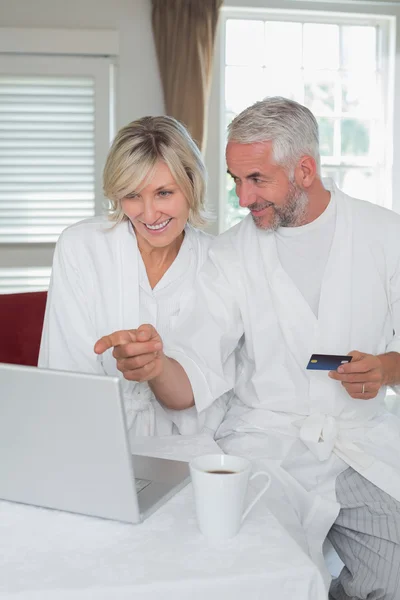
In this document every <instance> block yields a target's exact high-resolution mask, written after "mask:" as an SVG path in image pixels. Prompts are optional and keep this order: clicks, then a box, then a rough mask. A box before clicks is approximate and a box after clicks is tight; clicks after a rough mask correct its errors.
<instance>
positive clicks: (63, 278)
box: [38, 229, 104, 374]
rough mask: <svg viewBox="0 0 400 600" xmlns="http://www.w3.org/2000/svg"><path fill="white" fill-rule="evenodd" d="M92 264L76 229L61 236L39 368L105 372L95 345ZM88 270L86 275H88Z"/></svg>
mask: <svg viewBox="0 0 400 600" xmlns="http://www.w3.org/2000/svg"><path fill="white" fill-rule="evenodd" d="M90 270H91V265H90V264H89V258H88V256H87V255H86V254H85V247H84V245H83V244H81V243H80V240H79V237H77V236H76V234H75V231H74V229H70V230H66V231H65V232H64V233H63V234H62V235H61V236H60V238H59V240H58V242H57V245H56V249H55V253H54V259H53V269H52V276H51V281H50V287H49V293H48V298H47V306H46V313H45V318H44V325H43V332H42V340H41V346H40V353H39V362H38V365H39V367H43V368H50V369H62V370H67V371H78V372H82V373H99V374H103V373H104V370H103V368H102V365H101V358H98V357H97V356H96V355H95V353H94V351H93V346H94V343H95V342H96V339H97V338H96V332H95V328H94V324H93V321H92V316H91V313H90V306H91V305H92V302H91V301H90V299H91V298H92V297H93V294H94V291H93V289H92V280H91V276H90ZM85 273H86V275H85Z"/></svg>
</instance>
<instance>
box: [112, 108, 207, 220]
mask: <svg viewBox="0 0 400 600" xmlns="http://www.w3.org/2000/svg"><path fill="white" fill-rule="evenodd" d="M159 161H163V162H164V163H165V164H166V165H167V166H168V168H169V169H170V171H171V173H172V176H173V177H174V179H175V181H176V183H177V185H178V187H179V188H180V190H181V191H182V193H183V195H184V196H185V198H186V200H187V202H188V204H189V219H188V220H189V223H190V224H191V225H194V226H200V225H204V223H205V222H206V219H207V215H206V211H205V194H206V169H205V166H204V162H203V159H202V156H201V153H200V150H199V149H198V147H197V146H196V144H195V142H194V141H193V139H192V138H191V137H190V135H189V133H188V131H187V129H186V128H185V127H184V125H182V123H179V121H177V120H176V119H174V118H172V117H166V116H161V117H143V118H141V119H138V120H137V121H132V123H129V125H126V126H125V127H123V128H122V129H120V130H119V132H118V133H117V135H116V137H115V139H114V142H113V144H112V146H111V148H110V151H109V153H108V156H107V160H106V164H105V167H104V171H103V189H104V194H105V196H106V197H107V198H109V200H110V201H111V209H110V213H109V218H110V220H112V221H116V222H121V221H123V220H126V219H127V217H126V215H125V214H124V213H123V211H122V207H121V200H122V198H124V197H125V196H126V195H127V194H130V193H132V192H133V191H135V192H140V189H143V188H144V187H145V186H146V185H147V183H148V182H149V181H150V180H151V178H152V176H153V173H154V170H155V167H156V164H157V163H158V162H159Z"/></svg>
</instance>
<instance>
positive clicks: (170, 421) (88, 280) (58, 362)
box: [39, 217, 225, 436]
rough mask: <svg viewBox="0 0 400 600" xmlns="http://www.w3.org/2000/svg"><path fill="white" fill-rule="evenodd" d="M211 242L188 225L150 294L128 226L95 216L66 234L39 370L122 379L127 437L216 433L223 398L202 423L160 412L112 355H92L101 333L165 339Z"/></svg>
mask: <svg viewBox="0 0 400 600" xmlns="http://www.w3.org/2000/svg"><path fill="white" fill-rule="evenodd" d="M211 240H212V237H211V236H209V235H207V234H205V233H204V232H202V231H199V230H197V229H194V228H193V227H191V226H190V225H187V226H186V227H185V237H184V241H183V243H182V246H181V248H180V251H179V254H178V256H177V258H176V259H175V261H174V262H173V264H172V265H171V267H170V268H169V269H168V271H167V272H166V273H165V275H164V276H163V277H162V279H161V280H160V281H159V283H158V284H157V285H156V287H155V288H154V290H152V289H151V287H150V285H149V282H148V279H147V274H146V270H145V267H144V264H143V261H142V258H141V255H140V252H139V251H138V247H137V241H136V236H135V232H134V229H133V227H132V225H131V223H130V221H124V222H122V223H120V224H118V225H115V224H113V223H111V222H110V221H109V220H108V219H107V218H106V217H95V218H92V219H87V220H85V221H81V222H79V223H76V224H75V225H72V226H71V227H69V228H67V229H66V230H65V231H64V232H63V233H62V235H61V236H60V238H59V240H58V243H57V246H56V250H55V254H54V261H53V271H52V277H51V283H50V289H49V295H48V301H47V307H46V314H45V319H44V327H43V334H42V342H41V348H40V355H39V366H40V367H45V368H51V369H63V370H69V371H77V372H82V373H98V374H106V375H113V376H115V375H118V376H120V377H121V383H122V389H123V399H124V404H125V409H126V416H127V425H128V430H129V434H130V436H138V435H169V434H173V433H181V434H192V433H197V432H199V431H202V430H205V431H208V430H211V431H212V432H213V431H215V429H216V428H217V426H218V425H219V422H220V420H221V419H222V416H223V414H224V406H225V404H224V401H223V400H221V402H220V403H219V404H218V406H217V407H216V409H215V408H214V407H213V408H212V410H211V411H209V412H208V414H206V416H205V417H204V416H200V418H199V416H198V414H197V411H196V409H195V408H192V409H189V410H186V411H182V412H178V411H169V410H167V409H163V408H162V407H161V406H160V404H159V403H158V402H157V401H156V400H155V398H154V396H153V394H152V392H151V390H150V388H149V386H148V385H147V383H136V382H130V381H127V380H125V379H124V378H123V377H122V375H121V373H120V372H119V371H118V370H117V367H116V361H115V359H114V358H113V356H112V350H108V351H107V352H105V353H104V355H102V356H97V355H96V354H95V353H94V351H93V346H94V344H95V342H96V341H97V340H98V339H99V338H101V337H102V336H103V335H106V334H109V333H112V332H114V331H117V330H120V329H135V328H137V327H138V326H139V325H141V324H143V323H151V324H152V325H154V327H156V329H157V330H158V332H159V333H160V335H161V337H162V338H163V339H164V338H165V337H167V336H168V334H169V333H170V332H171V330H173V328H174V324H175V322H176V319H177V318H178V315H179V313H180V311H181V309H182V308H183V307H184V306H187V305H188V304H189V303H190V301H191V294H192V291H193V286H194V281H195V279H196V276H197V273H198V270H199V268H200V267H201V265H202V264H203V262H204V260H205V258H206V256H207V251H208V247H209V245H210V242H211Z"/></svg>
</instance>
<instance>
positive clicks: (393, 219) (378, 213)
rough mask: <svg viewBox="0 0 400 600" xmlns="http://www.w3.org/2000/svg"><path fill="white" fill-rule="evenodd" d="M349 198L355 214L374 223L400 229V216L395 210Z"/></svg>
mask: <svg viewBox="0 0 400 600" xmlns="http://www.w3.org/2000/svg"><path fill="white" fill-rule="evenodd" d="M347 198H348V199H349V200H350V201H351V202H352V205H353V210H354V212H356V213H358V214H360V215H363V216H365V218H366V219H368V220H371V221H372V222H373V223H375V224H379V225H385V224H387V225H395V226H397V227H400V215H399V214H398V213H396V212H395V211H394V210H391V209H389V208H386V207H384V206H380V205H379V204H374V203H373V202H369V201H368V200H360V199H358V198H352V197H351V196H348V197H347Z"/></svg>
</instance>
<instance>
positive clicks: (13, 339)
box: [0, 292, 47, 367]
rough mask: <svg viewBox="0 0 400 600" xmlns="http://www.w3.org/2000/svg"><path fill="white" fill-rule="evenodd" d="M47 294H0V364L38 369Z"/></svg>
mask: <svg viewBox="0 0 400 600" xmlns="http://www.w3.org/2000/svg"><path fill="white" fill-rule="evenodd" d="M46 300H47V292H26V293H23V294H0V362H5V363H13V364H16V365H30V366H33V367H36V366H37V361H38V356H39V347H40V338H41V335H42V327H43V318H44V311H45V308H46Z"/></svg>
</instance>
